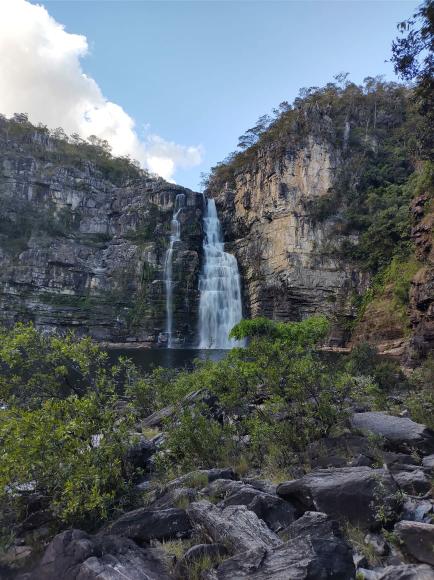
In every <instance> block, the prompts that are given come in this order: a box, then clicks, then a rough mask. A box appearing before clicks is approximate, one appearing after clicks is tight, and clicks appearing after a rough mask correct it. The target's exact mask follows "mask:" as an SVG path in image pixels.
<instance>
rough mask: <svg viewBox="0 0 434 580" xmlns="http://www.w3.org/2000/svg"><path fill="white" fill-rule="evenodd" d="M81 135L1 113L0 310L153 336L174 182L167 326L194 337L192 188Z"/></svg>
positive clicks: (196, 261) (161, 305) (159, 322)
mask: <svg viewBox="0 0 434 580" xmlns="http://www.w3.org/2000/svg"><path fill="white" fill-rule="evenodd" d="M86 147H87V149H86V150H84V145H83V143H81V144H80V143H79V144H77V145H74V144H71V142H67V141H66V140H65V139H64V138H62V139H57V138H55V137H53V136H52V135H50V134H48V133H47V132H46V131H45V130H44V129H40V128H32V126H31V125H30V124H27V123H26V121H25V120H24V121H21V122H16V123H13V122H11V121H6V120H5V119H2V122H1V127H0V200H1V205H2V211H1V216H0V264H1V274H0V313H1V314H0V316H1V320H2V321H3V322H6V323H12V322H15V321H19V320H26V321H28V320H33V321H34V322H35V324H36V325H37V326H38V327H39V328H43V329H46V330H54V329H60V330H65V329H74V330H75V331H76V332H77V333H78V334H80V335H84V334H89V335H90V336H92V337H93V338H95V339H97V340H100V341H107V342H115V343H125V342H131V343H137V342H140V343H146V344H155V343H158V341H159V337H160V341H161V340H162V339H163V341H164V335H163V336H162V335H161V333H163V332H164V325H165V288H164V283H163V270H164V259H165V252H166V248H167V244H168V239H169V234H170V223H171V219H172V213H173V205H174V200H175V198H176V195H177V194H178V193H184V194H185V195H186V207H185V208H184V209H183V210H182V212H181V215H180V220H181V224H182V225H181V242H180V243H179V244H177V247H176V248H175V253H174V262H173V278H174V284H175V292H174V293H175V295H176V300H175V304H174V330H175V332H176V333H177V335H178V336H180V337H182V339H183V340H185V341H186V342H188V341H192V340H194V338H195V335H196V331H197V310H198V293H197V286H198V284H197V277H198V273H199V266H200V252H201V240H202V203H203V201H202V196H201V195H199V194H196V193H194V192H192V191H190V190H188V189H185V188H182V187H179V186H177V185H172V184H169V183H167V182H165V181H164V180H162V179H157V178H153V177H151V176H149V175H148V174H146V173H145V172H143V171H140V170H138V169H137V168H136V167H135V166H134V165H132V164H131V163H130V162H129V161H128V160H115V159H113V158H112V157H110V156H109V155H106V154H104V152H103V151H100V149H99V147H97V146H95V147H93V148H92V147H90V146H89V145H86ZM91 154H94V156H95V159H92V155H91Z"/></svg>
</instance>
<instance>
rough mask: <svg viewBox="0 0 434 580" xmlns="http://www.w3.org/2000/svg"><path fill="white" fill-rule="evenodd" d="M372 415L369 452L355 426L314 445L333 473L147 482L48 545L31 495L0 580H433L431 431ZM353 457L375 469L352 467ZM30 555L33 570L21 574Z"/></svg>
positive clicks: (219, 471) (223, 470) (204, 474)
mask: <svg viewBox="0 0 434 580" xmlns="http://www.w3.org/2000/svg"><path fill="white" fill-rule="evenodd" d="M363 415H367V416H368V417H369V414H367V413H364V414H363ZM374 418H375V421H374V423H373V425H374V426H375V425H377V424H378V423H379V424H381V425H382V430H383V437H381V438H377V439H376V443H375V444H374V443H373V440H372V436H371V435H366V436H365V435H361V434H360V433H361V432H362V431H364V430H361V429H360V428H359V424H357V427H354V431H353V432H347V433H344V434H343V435H342V436H339V437H329V438H324V444H323V445H317V446H315V445H312V446H310V447H309V449H308V452H307V454H308V455H307V456H308V457H310V458H311V459H313V458H315V459H316V460H318V459H320V458H321V457H322V455H321V453H323V454H324V457H340V458H341V460H342V461H339V467H334V466H332V467H328V468H326V469H324V468H313V469H312V471H307V472H305V473H304V474H303V473H302V474H301V475H298V476H297V478H296V479H292V480H288V481H284V482H281V483H280V484H278V485H277V486H276V484H275V483H273V482H271V481H268V480H266V479H257V478H255V477H254V473H251V474H249V476H246V477H242V476H241V475H240V474H238V473H236V472H235V471H234V469H232V468H231V467H216V468H213V469H200V470H197V471H193V472H190V473H186V474H184V475H182V476H180V477H178V478H176V479H173V480H170V481H167V482H166V483H165V484H164V485H161V483H160V484H158V485H154V486H153V485H152V479H151V480H148V484H149V487H148V488H145V487H143V489H146V495H144V496H142V502H146V506H143V507H139V508H137V509H134V510H132V511H126V512H125V513H124V514H122V515H120V516H118V517H117V518H115V519H113V520H112V521H110V522H109V523H107V524H105V525H104V526H103V527H102V528H101V529H99V530H98V531H96V532H95V533H94V534H93V535H91V534H88V533H85V532H83V531H81V530H68V531H66V532H63V533H61V534H58V535H57V536H55V537H54V539H52V540H51V541H49V539H50V535H49V534H48V535H46V536H44V535H43V532H42V531H41V529H40V528H38V525H39V524H38V521H39V519H38V514H39V513H41V514H45V512H46V505H45V502H44V498H40V497H38V496H36V495H35V494H34V493H29V495H28V503H29V510H30V513H31V514H32V515H33V514H34V515H35V518H34V522H33V524H34V527H33V529H32V520H29V523H26V529H24V528H23V530H22V539H21V540H20V542H19V543H17V544H16V546H15V547H14V550H15V552H14V553H11V554H10V556H9V560H8V559H4V558H3V559H2V561H1V565H2V566H3V568H0V575H1V574H3V575H2V576H1V577H2V578H3V576H4V577H5V578H7V579H9V578H18V579H19V580H43V579H47V580H55V579H56V580H57V579H58V578H59V579H60V578H62V579H63V578H65V579H66V580H69V579H71V580H72V579H74V580H77V579H78V580H93V579H95V580H118V579H119V580H121V579H122V580H142V579H143V580H145V579H146V580H154V579H157V578H158V579H162V580H164V579H166V578H171V579H173V580H191V578H194V579H195V580H196V578H200V579H201V580H237V579H240V580H241V579H249V580H267V579H271V580H299V579H310V580H317V579H318V580H328V579H330V580H332V579H333V580H353V579H354V578H355V577H356V574H357V579H358V580H359V579H360V580H361V579H362V578H364V579H365V580H394V579H395V578H398V579H402V580H416V579H422V580H433V579H434V557H433V554H434V552H433V545H434V524H433V523H432V521H433V520H432V517H433V515H434V502H433V497H432V488H431V486H429V488H428V484H427V482H428V483H430V480H431V477H432V466H431V463H432V460H431V458H432V455H428V454H427V452H426V451H425V450H426V449H427V448H428V447H429V445H428V447H427V441H428V440H429V437H427V432H428V430H427V429H426V428H425V427H424V426H423V425H418V424H417V423H413V424H408V423H407V422H405V423H401V422H400V421H398V422H397V423H395V419H399V418H395V417H391V416H388V415H386V414H382V421H380V422H379V420H378V415H374ZM353 423H354V421H353ZM410 423H412V422H410ZM364 424H365V423H364ZM369 424H370V425H371V423H369ZM402 425H405V426H406V427H407V428H406V430H404V429H403V428H402ZM391 426H393V428H392V427H391ZM398 427H399V429H398ZM371 428H372V425H371ZM404 431H405V437H404ZM369 433H375V431H372V430H370V431H369ZM420 435H422V438H421V437H420ZM421 441H422V442H423V445H421ZM320 443H321V442H320ZM140 449H141V447H140V445H139V448H138V449H135V451H136V452H139V451H140ZM143 449H144V450H145V451H143V455H144V456H145V457H146V461H149V455H151V459H152V453H157V446H152V445H144V446H143ZM404 449H405V452H404ZM345 450H346V451H345ZM133 451H134V450H133ZM139 456H141V452H140V453H139ZM307 456H306V454H302V455H301V456H300V465H299V466H298V468H297V469H298V472H302V471H303V469H305V470H306V469H309V468H307V467H306V465H307V464H306V457H307ZM360 456H363V457H365V458H368V459H369V460H370V461H371V463H372V465H355V464H354V462H355V461H354V460H355V458H357V457H360ZM345 462H346V464H344V465H342V463H345ZM378 463H382V464H383V467H381V468H380V467H376V466H375V465H374V464H376V465H378ZM303 466H304V467H303ZM148 477H150V478H151V477H152V474H148ZM141 489H142V488H139V489H138V491H137V493H141ZM30 506H32V507H30ZM32 510H33V511H32ZM40 521H44V518H43V517H42V519H41V520H40ZM30 531H31V533H32V534H33V533H36V536H32V537H38V536H37V534H39V533H41V534H42V535H41V536H39V538H40V541H42V543H44V542H45V553H44V554H43V556H42V558H41V559H40V560H39V562H36V563H35V559H36V558H35V557H33V563H32V560H31V559H30V560H29V558H31V554H32V547H31V546H30V545H27V544H25V541H24V539H25V538H28V537H29V536H28V534H29V532H30ZM173 546H174V547H175V548H176V550H175V551H173V550H172V548H171V547H173ZM26 558H28V560H27V561H28V564H27V565H22V560H23V559H24V560H26ZM20 570H21V572H19V571H20Z"/></svg>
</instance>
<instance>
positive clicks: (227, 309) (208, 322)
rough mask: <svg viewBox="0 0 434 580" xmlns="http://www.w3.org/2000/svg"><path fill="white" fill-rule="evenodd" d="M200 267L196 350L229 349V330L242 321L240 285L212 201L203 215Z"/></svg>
mask: <svg viewBox="0 0 434 580" xmlns="http://www.w3.org/2000/svg"><path fill="white" fill-rule="evenodd" d="M203 222H204V234H205V235H204V240H203V253H204V265H203V270H202V273H201V276H200V278H199V291H200V302H199V348H204V349H206V348H232V347H233V346H237V345H238V346H239V345H240V342H237V341H235V340H231V339H229V332H230V331H231V329H232V327H233V326H235V324H237V322H239V321H240V320H241V318H242V306H241V285H240V274H239V272H238V264H237V260H236V258H235V256H233V255H232V254H228V253H227V252H225V251H224V242H223V235H222V231H221V225H220V221H219V218H218V215H217V209H216V205H215V201H214V200H213V199H208V200H207V201H206V209H205V213H204V218H203Z"/></svg>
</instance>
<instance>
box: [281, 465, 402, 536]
mask: <svg viewBox="0 0 434 580" xmlns="http://www.w3.org/2000/svg"><path fill="white" fill-rule="evenodd" d="M397 491H398V487H397V485H396V483H395V482H394V480H393V478H392V477H391V475H390V474H389V473H388V472H387V471H386V470H384V469H371V468H370V467H343V468H338V469H330V470H325V469H320V470H318V471H313V472H311V473H308V474H307V475H305V476H304V477H302V478H301V479H297V480H294V481H287V482H285V483H281V484H280V485H279V486H278V487H277V495H279V496H280V497H282V498H283V499H285V500H287V501H290V502H293V503H294V505H295V506H296V507H297V508H299V509H300V510H301V511H311V510H318V511H321V512H325V513H326V514H328V515H329V516H331V517H333V518H336V519H337V520H345V521H348V522H350V523H351V524H352V525H356V526H358V527H362V528H370V527H372V526H376V525H378V524H382V523H385V522H386V521H396V519H397V510H398V509H399V501H398V498H397Z"/></svg>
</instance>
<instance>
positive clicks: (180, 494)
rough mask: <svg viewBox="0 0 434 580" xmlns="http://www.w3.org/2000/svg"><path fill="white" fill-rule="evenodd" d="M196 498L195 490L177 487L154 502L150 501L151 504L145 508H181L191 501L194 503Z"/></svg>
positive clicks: (196, 492)
mask: <svg viewBox="0 0 434 580" xmlns="http://www.w3.org/2000/svg"><path fill="white" fill-rule="evenodd" d="M197 496H198V490H197V489H191V488H189V487H178V488H174V489H171V490H170V491H168V492H167V493H165V494H164V495H162V496H161V497H159V498H157V499H156V500H155V501H152V503H150V504H148V505H147V507H148V508H149V509H153V510H155V509H167V508H176V507H179V508H182V507H185V506H187V505H188V504H190V503H191V502H192V501H196V499H197Z"/></svg>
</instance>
